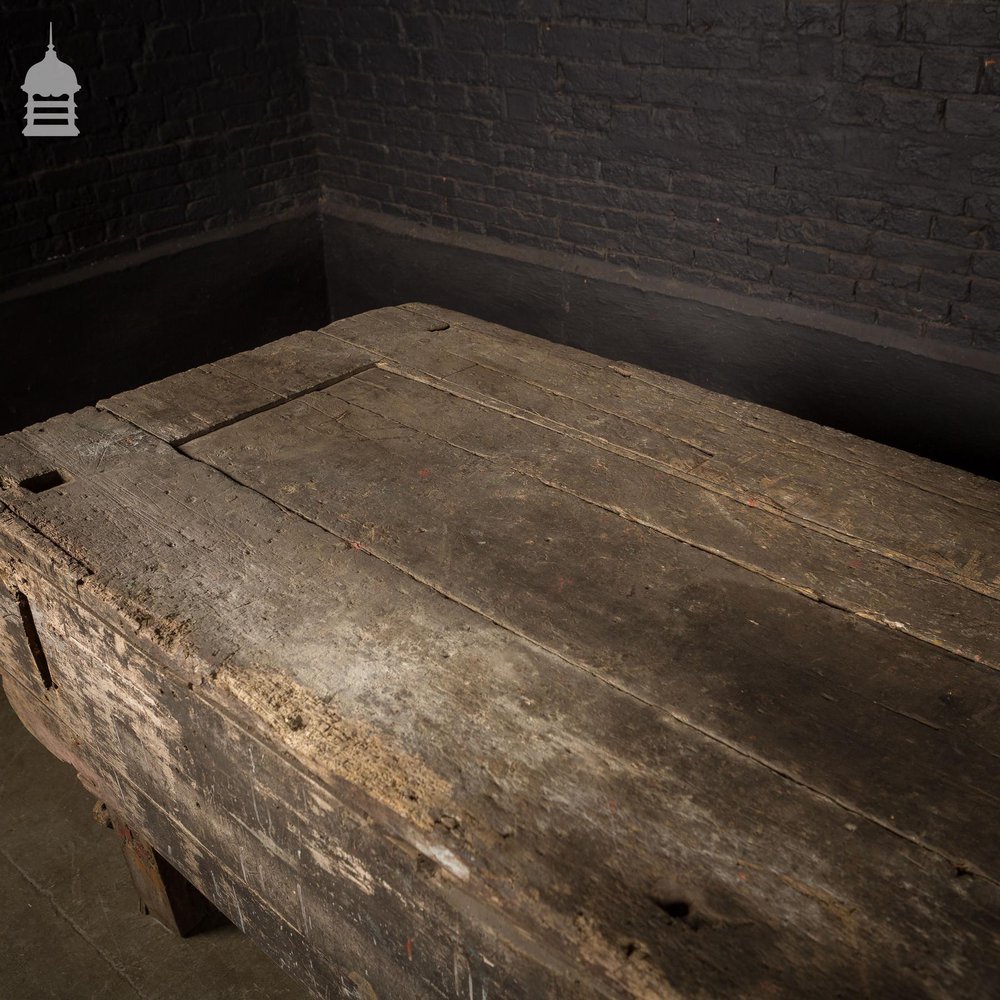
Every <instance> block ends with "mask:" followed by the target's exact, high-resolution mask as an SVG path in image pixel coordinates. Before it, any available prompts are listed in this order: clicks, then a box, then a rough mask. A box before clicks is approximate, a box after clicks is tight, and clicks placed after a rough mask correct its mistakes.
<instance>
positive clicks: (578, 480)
mask: <svg viewBox="0 0 1000 1000" xmlns="http://www.w3.org/2000/svg"><path fill="white" fill-rule="evenodd" d="M381 371H386V372H395V373H397V374H398V375H400V376H402V377H403V378H405V379H406V382H402V381H400V380H399V379H396V380H395V381H392V376H383V375H381V374H380V371H373V372H371V373H369V374H367V375H365V376H359V378H358V379H357V380H353V381H352V382H347V383H345V384H344V387H343V390H342V393H340V394H339V395H343V393H350V396H349V398H350V400H351V402H353V403H355V404H357V405H359V406H362V407H364V408H366V409H370V410H372V411H373V412H378V413H383V414H384V415H387V416H390V417H391V418H392V419H395V420H402V421H403V422H404V423H407V424H408V425H409V426H414V427H417V428H419V429H420V430H422V431H424V432H426V433H428V434H431V435H432V436H438V437H441V438H442V439H444V440H448V441H450V442H452V443H454V444H456V445H458V446H460V447H462V448H467V449H472V450H473V451H474V452H475V453H476V454H478V455H482V456H483V457H488V458H491V459H493V460H496V461H500V462H503V463H504V464H507V465H509V466H511V467H512V468H516V469H518V470H519V471H522V472H525V473H527V474H529V475H532V476H535V477H536V478H538V479H540V480H541V481H542V482H546V483H549V484H552V485H557V486H559V487H560V488H562V489H565V490H566V491H567V492H570V493H574V494H576V495H578V496H580V497H582V498H585V499H587V500H588V501H590V502H592V503H596V504H599V505H600V506H603V507H605V508H607V509H609V510H614V511H620V512H622V513H624V514H625V515H626V516H628V517H630V518H632V519H634V520H636V521H638V522H640V523H644V524H647V525H649V526H651V527H654V528H656V529H657V530H659V531H661V532H663V533H664V534H667V535H669V536H671V537H673V538H676V539H679V540H681V541H683V542H686V543H687V544H690V545H694V546H695V547H697V548H701V549H704V550H705V551H708V552H712V553H715V554H717V555H720V556H723V557H725V558H726V559H728V560H730V561H732V562H734V563H736V564H737V565H741V566H746V567H748V568H751V569H753V570H754V571H755V572H759V573H761V574H762V575H764V576H766V577H767V578H768V579H770V580H773V581H775V582H777V583H781V584H782V585H784V586H787V587H789V588H791V589H793V590H796V591H798V592H799V593H802V594H805V595H806V596H810V597H815V598H816V599H818V600H821V601H823V602H824V603H827V604H831V605H833V606H835V607H839V608H843V609H845V610H848V611H851V612H852V613H854V614H857V615H859V616H860V617H862V618H866V619H868V620H871V621H876V622H879V623H881V624H884V625H887V626H889V627H891V628H894V629H898V630H900V631H903V632H906V633H908V634H909V635H913V636H915V637H917V638H920V639H923V640H925V641H927V642H931V643H933V644H934V645H938V646H942V647H943V648H945V649H949V650H951V651H952V652H956V653H959V654H960V655H962V656H967V657H969V658H970V659H975V660H977V661H980V662H984V663H988V664H990V665H992V666H995V667H1000V634H998V631H997V629H996V621H997V617H998V614H1000V605H998V603H997V601H996V600H994V599H993V598H991V597H988V596H986V595H983V594H979V593H977V592H973V591H969V590H968V589H967V588H965V587H962V586H956V585H955V584H954V583H953V582H952V581H950V580H944V579H942V578H940V577H938V576H936V575H934V574H926V573H923V572H922V571H919V570H915V569H913V568H911V567H908V566H905V565H903V564H901V563H899V562H898V561H896V560H894V559H891V558H889V557H886V556H883V555H881V554H879V553H876V552H871V551H869V550H867V549H859V548H857V547H856V546H854V545H852V544H850V542H849V541H847V540H844V539H841V538H837V537H832V536H830V535H829V534H826V533H824V532H816V531H813V530H811V528H810V526H809V525H808V524H803V523H801V522H799V521H797V520H793V519H790V518H787V517H774V516H773V515H772V514H771V513H770V512H769V511H767V510H766V509H762V508H761V507H760V506H759V505H758V504H756V503H754V502H746V501H741V500H739V499H737V498H736V497H733V496H729V495H727V494H725V493H717V492H715V491H713V490H706V489H704V488H703V487H702V486H701V485H700V484H699V483H698V482H697V481H696V480H694V479H691V478H686V477H681V476H677V475H675V474H673V472H674V470H673V469H672V468H666V469H665V468H664V467H663V465H662V464H661V461H662V459H661V458H656V459H655V460H654V461H648V459H649V458H650V457H652V456H651V455H650V449H648V448H643V454H642V455H638V454H636V452H635V450H634V449H633V448H629V447H624V446H619V445H617V444H615V445H614V446H612V447H608V445H609V444H611V443H612V442H610V440H609V436H608V435H607V434H606V433H603V432H602V434H601V436H600V437H598V436H597V435H595V434H592V433H590V432H583V431H579V432H577V433H575V434H574V433H566V430H565V425H564V424H562V423H561V422H559V421H553V420H549V419H546V418H542V417H540V416H539V415H537V413H536V412H535V411H534V410H526V409H523V408H521V407H520V406H514V405H513V404H510V403H506V402H503V401H502V400H503V399H504V397H506V398H509V397H510V396H511V395H512V393H508V392H506V391H504V390H503V388H498V387H497V386H496V385H495V384H493V379H492V378H489V379H488V382H489V383H490V384H489V385H488V391H487V392H483V391H481V380H480V379H479V378H478V377H476V375H475V374H474V373H473V372H472V371H471V370H466V371H463V372H462V375H463V380H462V383H461V385H459V384H457V383H456V382H455V381H454V380H453V379H437V378H435V377H433V376H429V375H424V374H422V373H420V372H415V371H413V370H412V369H409V368H406V367H401V366H397V365H395V364H394V363H392V362H388V363H383V365H382V366H381ZM500 377H501V378H504V376H500ZM387 379H388V381H387ZM421 383H422V384H423V385H425V386H427V387H428V388H427V389H422V388H421ZM352 387H356V388H352ZM433 390H437V392H434V391H433ZM386 396H388V397H390V398H391V401H392V405H391V407H390V408H389V410H386V408H385V407H384V406H383V405H382V404H383V402H384V399H383V397H386ZM418 401H419V402H418ZM476 404H478V405H476ZM431 410H433V411H434V413H435V416H433V417H430V411H431ZM459 415H460V416H459ZM413 421H416V423H413ZM446 427H447V430H445V428H446ZM473 427H478V433H473Z"/></svg>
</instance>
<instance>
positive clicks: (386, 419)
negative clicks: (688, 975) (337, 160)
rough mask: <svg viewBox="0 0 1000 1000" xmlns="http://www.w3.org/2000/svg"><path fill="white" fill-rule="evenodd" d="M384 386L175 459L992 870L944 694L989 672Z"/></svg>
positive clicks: (983, 731)
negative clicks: (580, 483) (599, 497)
mask: <svg viewBox="0 0 1000 1000" xmlns="http://www.w3.org/2000/svg"><path fill="white" fill-rule="evenodd" d="M386 379H388V385H389V388H390V391H389V392H383V393H382V400H381V403H380V404H370V403H369V402H368V400H369V399H370V397H371V396H373V395H374V393H372V392H371V390H370V388H369V387H370V386H371V385H372V380H371V378H367V379H366V381H365V383H364V384H363V385H361V386H353V385H351V384H350V383H340V384H338V385H337V386H333V387H331V388H329V389H327V390H324V391H323V392H320V393H315V394H312V395H310V396H309V398H308V399H301V400H297V401H295V402H292V403H289V404H287V405H286V406H284V407H281V408H279V409H275V410H271V411H269V412H268V413H265V414H261V415H259V416H257V417H253V418H250V419H248V420H246V421H243V422H241V423H240V424H239V425H236V426H233V427H230V428H227V429H225V430H223V431H219V432H216V433H215V434H213V435H210V436H208V437H204V438H201V439H199V440H198V441H196V442H193V443H192V444H191V445H189V446H186V448H185V452H186V453H188V454H192V455H194V456H195V457H198V458H200V459H202V460H203V461H206V462H210V463H212V464H213V465H216V466H217V467H219V468H221V469H222V470H223V471H225V472H226V473H227V474H228V475H231V476H233V477H234V478H236V479H237V480H239V481H240V482H243V483H246V484H247V485H249V486H251V487H252V488H254V489H257V490H259V491H261V492H262V493H264V494H265V495H267V496H270V497H272V498H274V499H275V500H278V501H279V502H281V503H282V504H283V505H284V506H286V507H288V508H290V509H292V510H295V511H297V512H298V513H301V514H303V515H304V516H306V517H308V518H309V519H310V520H313V521H315V522H317V523H318V524H321V525H323V526H324V527H326V528H328V529H329V530H331V531H334V532H337V533H338V534H339V535H341V536H342V537H344V538H346V539H348V540H349V541H351V542H353V543H355V544H359V545H362V546H364V547H365V548H366V549H368V550H369V551H371V552H374V553H375V554H376V555H378V556H380V557H381V558H383V559H385V560H386V561H387V562H389V563H391V564H392V565H394V566H399V567H401V568H403V569H405V570H406V571H407V572H409V573H412V574H414V575H415V576H417V578H418V579H421V580H424V581H426V582H427V583H428V584H430V585H431V586H433V587H434V588H435V589H437V590H439V591H441V592H442V593H445V594H448V595H449V596H451V597H453V598H454V599H456V600H458V601H461V602H462V603H463V604H465V605H466V606H467V607H470V608H474V609H476V610H478V611H480V612H481V613H482V614H484V615H486V616H487V617H488V618H490V619H492V620H494V621H499V622H501V623H502V624H504V625H505V626H506V627H508V628H510V629H512V630H514V631H516V632H518V633H520V634H523V635H526V636H527V637H528V638H530V639H532V640H534V641H536V642H538V643H539V644H541V645H542V646H544V647H545V648H547V649H550V650H552V651H554V652H555V653H556V654H557V655H559V656H562V657H566V658H567V659H569V660H571V661H572V662H574V663H577V664H580V665H581V666H584V667H585V668H586V669H588V670H591V671H593V672H594V673H596V674H598V675H599V676H602V677H604V678H606V679H607V680H608V681H610V682H611V683H612V684H614V685H615V686H616V687H620V688H622V689H624V690H626V691H629V692H631V693H633V694H634V695H635V696H636V697H637V698H640V699H642V700H643V701H647V702H649V703H651V704H653V705H656V706H658V707H660V708H662V709H663V710H664V711H666V712H669V713H671V714H672V715H675V716H679V717H680V718H683V719H685V720H687V721H690V722H691V723H692V724H694V725H696V726H698V727H699V728H700V729H703V730H705V731H706V732H708V733H710V734H711V735H712V736H713V737H714V738H716V739H719V740H721V741H723V742H725V743H727V744H729V745H733V746H735V747H737V748H738V749H739V750H740V752H742V753H745V754H747V755H751V756H754V757H757V758H759V759H761V760H763V761H766V762H767V763H768V764H769V765H771V766H773V767H776V768H778V769H780V770H781V771H782V772H783V773H789V774H792V775H794V776H795V777H796V778H797V779H798V780H800V781H803V782H804V783H806V784H808V785H809V786H810V787H813V788H817V789H819V790H821V791H822V792H824V793H825V794H828V795H830V796H831V797H832V798H834V799H836V800H837V801H841V802H845V803H846V804H848V805H849V806H850V807H852V808H853V809H856V810H858V811H860V812H863V813H865V814H866V815H870V816H873V817H875V818H876V819H877V820H878V821H880V822H882V823H884V824H885V825H886V826H887V827H888V828H891V829H894V830H897V831H899V832H900V833H901V834H903V835H904V836H907V837H909V838H911V839H913V840H914V841H915V842H919V843H923V844H927V845H929V846H932V847H933V848H934V849H935V850H937V851H938V852H940V853H941V854H943V855H945V856H952V857H954V856H960V857H962V858H965V859H967V860H968V862H969V863H971V864H972V865H973V866H974V867H975V868H976V870H978V871H981V872H984V873H986V874H988V875H990V876H991V877H998V878H1000V849H998V846H997V843H996V839H995V838H994V837H993V835H992V830H991V827H990V825H989V824H986V825H984V826H978V827H974V828H973V827H969V826H968V825H967V824H965V823H964V822H963V819H964V817H965V816H966V815H967V813H968V810H969V808H970V805H971V804H973V803H974V804H975V805H974V808H975V809H976V811H977V812H979V813H980V815H983V816H991V817H995V818H996V820H997V821H998V822H1000V809H998V801H997V798H996V796H995V794H994V793H995V791H996V785H995V780H996V756H995V754H994V753H993V752H991V748H992V749H993V750H994V751H1000V739H998V738H997V737H996V733H995V731H994V729H993V727H990V726H989V725H982V726H976V725H975V724H974V723H972V722H970V719H969V718H968V717H967V716H966V714H965V713H964V712H963V713H961V714H960V715H959V716H958V717H957V718H956V717H955V716H954V715H952V716H951V718H950V719H949V712H948V709H947V706H946V705H944V704H943V703H942V701H941V695H942V694H943V693H944V692H945V691H950V690H953V689H954V690H960V691H961V692H962V696H963V704H965V705H967V706H975V707H973V708H972V713H971V714H972V715H973V716H974V715H975V713H976V712H980V711H989V710H990V706H992V705H993V704H994V701H993V699H994V697H995V693H996V685H997V676H996V674H995V673H994V672H993V671H991V670H989V669H987V668H985V667H982V666H979V665H977V664H973V663H970V662H968V661H966V660H962V659H959V658H956V657H953V656H951V655H949V654H947V653H945V652H943V651H940V650H937V649H934V648H931V647H927V646H926V645H924V644H922V643H918V642H914V640H912V639H911V638H909V637H908V636H905V635H899V634H895V633H893V632H890V631H888V630H885V629H882V628H878V627H876V626H875V625H872V624H870V623H868V622H863V621H860V620H858V619H857V618H854V617H852V616H848V615H845V614H843V613H841V612H839V611H837V610H835V609H832V608H829V607H825V606H823V605H821V604H818V603H816V602H814V601H807V600H803V599H802V597H801V596H799V595H797V594H795V593H792V592H790V591H789V590H788V589H786V588H782V587H780V586H777V585H775V584H773V583H772V582H771V581H769V580H765V579H763V578H761V577H760V576H759V575H758V574H756V573H752V572H750V571H748V570H746V569H743V568H742V567H738V566H735V565H733V564H732V563H729V562H726V561H723V560H721V559H719V558H718V557H716V556H714V555H712V554H710V553H708V552H705V551H700V550H696V549H694V548H692V547H690V546H685V545H678V544H677V542H676V541H675V540H674V539H672V538H669V537H665V536H664V535H662V534H660V533H658V532H656V531H653V530H651V529H650V528H648V527H647V526H646V525H644V524H641V523H638V522H636V521H635V520H632V519H629V518H626V517H622V516H620V515H619V514H618V513H617V512H612V511H609V510H607V509H604V508H602V507H598V506H596V505H594V504H590V503H584V502H581V500H580V499H579V498H578V497H577V496H575V495H570V494H568V493H566V492H564V491H562V490H559V489H553V488H551V487H550V486H548V485H546V484H544V483H542V482H540V481H539V480H538V479H537V478H533V477H528V476H525V475H523V474H521V473H520V472H518V471H517V470H513V469H510V468H509V467H504V466H503V465H498V464H494V463H491V462H489V461H486V460H484V459H482V458H480V457H479V456H478V455H477V454H475V453H474V452H473V451H471V450H466V449H465V448H464V447H462V448H461V449H460V448H459V447H455V446H454V445H451V444H448V443H447V442H444V441H441V440H438V439H436V438H433V437H430V436H429V435H428V434H427V433H425V432H423V431H422V430H414V429H412V427H409V426H407V425H406V423H405V422H401V421H399V420H396V419H395V418H394V416H384V415H382V414H379V413H377V412H374V411H375V410H376V409H378V408H381V409H383V410H385V411H386V412H387V413H390V414H395V410H396V408H395V402H396V397H397V391H396V388H397V387H398V394H401V393H402V392H403V390H404V389H405V388H406V386H405V383H404V380H402V379H399V378H398V377H393V376H385V377H383V378H382V380H381V385H382V386H383V387H385V386H386V384H387V382H386ZM357 395H360V396H361V398H362V400H363V402H362V403H361V404H360V405H359V404H357V403H355V402H354V399H355V398H356V397H357ZM429 396H430V394H425V397H424V398H427V397H429ZM431 398H433V397H431ZM418 405H419V404H418ZM491 412H492V411H491ZM477 416H478V414H476V413H475V407H467V408H466V409H465V410H460V409H459V407H458V406H457V404H456V406H455V413H454V423H459V424H461V423H464V424H465V425H466V427H467V428H468V427H470V426H474V421H475V420H476V418H477ZM492 416H494V417H495V416H496V415H495V413H492ZM443 420H444V418H443V417H442V414H441V413H440V412H434V411H431V412H429V413H428V414H427V418H426V422H427V423H429V424H434V423H435V422H440V421H443ZM411 423H412V420H411ZM448 426H449V427H450V426H453V422H452V421H451V420H449V421H448ZM512 436H513V435H511V437H512ZM484 439H486V440H489V439H493V440H496V441H506V440H507V439H508V435H507V432H506V428H502V427H498V426H497V424H496V422H495V421H494V422H493V423H492V425H491V426H489V427H488V428H487V429H486V430H482V431H481V434H480V436H479V442H480V445H481V442H482V441H483V440H484ZM558 446H559V445H558V443H556V445H554V446H551V448H553V449H554V448H558ZM542 449H543V450H542V457H543V458H544V457H545V452H544V446H542ZM576 458H577V460H578V461H580V460H581V459H580V456H579V455H577V456H576ZM304 469H308V470H309V473H308V482H306V480H305V477H304V476H303V470H304ZM713 622H720V623H723V624H722V626H721V627H718V626H717V627H713V625H712V623H713ZM859 664H864V665H865V666H864V667H863V668H861V669H859ZM890 664H891V665H892V666H891V672H888V673H887V672H886V667H887V666H888V665H890ZM925 713H929V714H930V718H927V715H926V714H925ZM935 719H936V720H938V721H933V720H935ZM970 725H971V726H973V728H974V730H975V736H974V739H975V740H976V741H977V742H976V743H973V742H972V741H971V740H970V741H968V742H966V741H963V742H962V743H961V744H957V743H956V742H955V740H954V732H950V731H949V730H950V729H951V727H956V728H957V729H962V730H966V729H967V727H969V726H970ZM970 735H971V734H970ZM980 743H981V744H982V745H981V746H980V745H979V744H980ZM862 761H864V762H866V763H865V764H864V765H863V766H862V765H861V762H862ZM874 762H878V763H877V768H878V770H877V773H878V781H873V780H872V772H871V770H870V768H871V766H872V765H873V764H874ZM928 801H933V802H935V811H934V813H933V814H932V815H929V814H928V811H927V809H926V803H927V802H928Z"/></svg>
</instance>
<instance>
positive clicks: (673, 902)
mask: <svg viewBox="0 0 1000 1000" xmlns="http://www.w3.org/2000/svg"><path fill="white" fill-rule="evenodd" d="M655 902H656V905H657V906H658V907H659V908H660V909H661V910H663V912H664V913H665V914H666V915H667V916H668V917H673V918H674V919H675V920H684V919H686V918H687V917H689V916H690V915H691V904H690V903H689V902H688V901H687V900H686V899H657V900H656V901H655Z"/></svg>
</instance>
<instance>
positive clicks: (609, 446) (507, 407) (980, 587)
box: [372, 360, 1000, 600]
mask: <svg viewBox="0 0 1000 1000" xmlns="http://www.w3.org/2000/svg"><path fill="white" fill-rule="evenodd" d="M372 367H375V368H380V369H382V370H383V371H387V372H391V373H392V374H394V375H399V376H400V377H402V378H408V379H411V380H412V381H414V382H421V383H423V384H424V385H427V386H429V387H431V388H433V389H438V390H440V391H442V392H446V393H449V394H450V395H452V396H456V397H457V398H459V399H465V400H467V401H468V402H470V403H475V404H477V405H478V406H483V407H485V408H487V409H491V410H496V411H497V412H498V413H502V414H505V415H506V416H509V417H512V418H514V419H515V420H523V421H525V422H527V423H531V424H535V425H536V426H538V427H543V428H545V429H546V430H549V431H552V432H554V433H556V434H563V435H565V436H566V437H569V438H573V439H574V440H577V441H581V442H583V443H585V444H590V445H592V446H593V447H595V448H600V449H601V450H602V451H608V452H611V453H612V454H615V455H618V456H619V457H622V458H627V459H629V460H630V461H634V462H638V463H640V464H642V465H646V466H648V467H649V468H652V469H656V470H657V471H658V472H663V473H664V474H666V475H670V476H674V477H675V478H677V479H682V480H684V481H685V482H687V483H690V484H691V485H692V486H697V487H699V488H700V489H704V490H706V491H707V492H710V493H715V494H717V495H718V496H721V497H725V498H726V499H728V500H733V501H735V502H736V503H739V504H744V503H745V501H744V500H742V499H741V498H740V497H739V496H738V495H737V494H736V493H735V492H730V491H727V490H725V489H724V488H722V487H721V486H719V485H718V484H716V483H712V482H710V481H708V480H703V479H701V478H699V476H698V475H697V467H696V468H695V469H694V470H692V471H691V472H686V471H683V470H681V469H678V468H676V467H675V466H672V465H668V464H667V463H665V462H661V461H660V460H658V459H655V458H653V457H651V456H649V455H644V454H642V453H641V452H636V451H633V450H632V449H630V448H626V447H624V446H622V445H617V444H614V443H612V442H610V441H605V440H604V439H603V438H600V437H597V436H596V435H593V434H589V433H587V432H586V431H580V430H577V429H575V428H572V427H569V426H567V425H565V424H562V423H560V422H559V421H555V420H552V419H551V418H550V417H543V416H540V415H537V414H531V413H530V412H529V411H526V410H522V409H520V408H519V407H514V406H512V405H511V404H509V403H505V402H504V401H503V400H499V399H494V398H493V397H491V396H487V395H485V394H482V393H476V392H475V391H474V390H467V389H465V388H464V387H462V386H458V385H452V384H450V383H449V382H448V380H447V379H445V378H441V377H440V376H436V375H433V374H431V373H427V372H423V371H421V370H419V369H414V368H411V367H408V366H406V365H402V364H400V363H399V362H396V361H392V360H389V361H387V362H379V363H378V364H377V365H373V366H372ZM946 499H950V498H946ZM756 506H757V509H758V510H762V511H766V512H767V513H769V514H772V515H774V516H775V517H779V518H781V519H782V520H785V521H788V522H790V523H792V524H797V525H799V526H800V527H803V528H806V529H808V530H810V531H814V532H816V534H820V535H825V536H827V537H828V538H833V539H836V540H837V541H840V542H844V543H846V544H848V545H850V546H852V547H853V548H856V549H861V550H862V551H865V552H871V553H873V554H874V555H877V556H881V557H882V558H883V559H889V560H891V561H893V562H895V563H898V564H899V565H901V566H905V567H907V568H908V569H912V570H915V571H916V572H920V573H924V574H926V575H927V576H931V577H934V578H935V579H937V580H943V581H946V582H947V583H950V584H952V585H953V586H956V587H961V588H962V589H964V590H970V591H972V592H973V593H975V594H981V595H982V596H984V597H988V598H991V599H993V600H997V599H1000V594H998V593H997V591H996V589H995V588H991V587H989V586H988V585H987V584H979V583H977V582H974V581H971V580H967V579H965V578H963V577H959V576H956V575H955V574H952V573H945V572H940V571H938V570H936V569H934V568H933V567H932V566H929V565H927V564H926V563H924V562H922V561H921V560H918V559H915V558H912V557H910V558H908V557H905V556H904V555H903V554H902V553H899V552H888V551H883V550H882V549H879V548H877V547H875V546H874V545H873V544H871V543H869V542H867V541H866V540H865V539H863V538H859V537H858V536H856V535H851V534H848V533H847V532H843V531H838V530H836V529H834V528H829V527H827V526H826V525H822V524H819V523H818V522H816V521H813V520H811V519H810V518H807V517H803V516H802V515H799V514H792V513H790V512H789V511H786V510H784V509H782V508H781V507H779V506H778V505H777V504H774V503H773V502H769V501H758V502H757V504H756Z"/></svg>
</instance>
